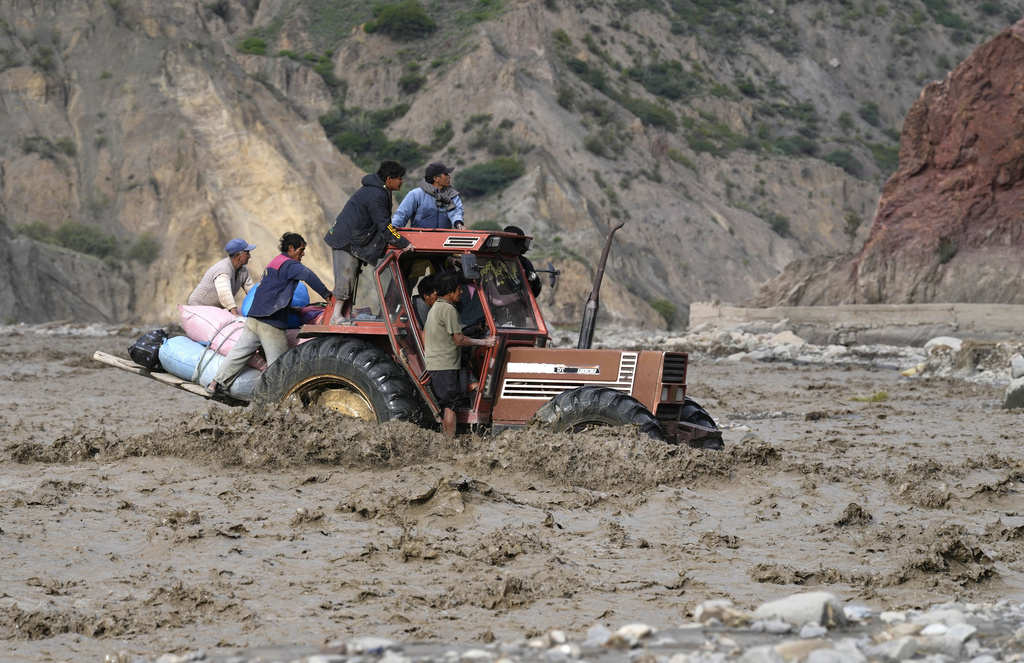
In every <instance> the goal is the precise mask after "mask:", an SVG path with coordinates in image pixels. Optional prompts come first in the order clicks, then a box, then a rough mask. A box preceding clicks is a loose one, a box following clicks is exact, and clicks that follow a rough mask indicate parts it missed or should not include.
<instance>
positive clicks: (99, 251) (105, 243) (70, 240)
mask: <svg viewBox="0 0 1024 663" xmlns="http://www.w3.org/2000/svg"><path fill="white" fill-rule="evenodd" d="M53 240H54V243H55V244H58V245H60V246H63V247H64V248H67V249H71V250H72V251H78V252H79V253H88V254H89V255H93V256H96V257H98V258H115V257H117V255H118V248H119V247H118V245H117V239H115V238H114V236H113V235H108V234H106V233H104V232H103V231H101V230H99V229H97V228H93V227H92V226H87V225H84V224H81V223H78V222H77V221H68V222H67V223H63V224H61V225H60V226H59V227H58V228H57V230H55V231H54V233H53Z"/></svg>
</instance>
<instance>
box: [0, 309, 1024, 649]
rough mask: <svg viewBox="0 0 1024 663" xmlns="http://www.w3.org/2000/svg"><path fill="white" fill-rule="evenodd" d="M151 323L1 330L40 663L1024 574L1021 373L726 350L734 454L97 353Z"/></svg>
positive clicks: (13, 547)
mask: <svg viewBox="0 0 1024 663" xmlns="http://www.w3.org/2000/svg"><path fill="white" fill-rule="evenodd" d="M133 340H134V337H132V336H127V335H120V336H105V337H80V336H46V335H41V334H37V333H35V330H34V329H31V328H30V329H29V330H28V331H27V332H26V333H21V334H5V335H3V336H2V337H0V448H2V454H0V463H2V467H0V530H2V531H0V570H2V573H0V575H2V578H3V589H2V593H0V638H3V640H4V641H5V642H4V648H5V649H6V650H7V651H8V653H9V656H11V657H12V658H13V659H14V660H35V661H39V660H59V659H64V658H69V657H73V656H79V657H85V658H88V659H89V660H99V659H102V657H103V656H104V655H105V654H107V653H112V652H119V651H126V652H129V653H130V654H131V655H133V656H147V657H151V656H155V655H157V654H160V653H162V652H178V653H183V652H188V651H193V650H195V649H205V650H207V651H220V650H227V649H236V648H252V647H260V646H265V645H289V644H300V645H311V646H319V645H323V644H325V643H327V642H330V641H334V640H339V639H347V638H349V637H352V636H358V635H378V636H385V637H390V638H393V639H397V640H403V641H436V642H448V643H470V642H478V643H485V642H490V641H494V640H510V639H518V638H522V637H524V636H529V635H533V634H539V633H543V632H546V631H548V630H550V629H552V628H558V629H563V630H565V631H567V632H569V633H570V634H573V635H575V636H576V637H582V634H583V633H585V632H586V630H587V629H588V628H589V627H591V626H592V625H594V624H604V625H607V626H609V627H611V628H617V627H618V626H621V625H623V624H626V623H630V622H645V623H648V624H650V625H652V626H655V627H659V628H668V627H673V626H677V625H679V624H682V623H684V622H687V621H690V618H691V614H692V610H693V609H694V608H695V607H696V606H697V605H698V604H699V603H700V602H702V601H704V600H707V599H709V598H728V599H731V600H733V601H734V602H735V603H736V604H738V605H739V606H741V607H744V608H752V607H755V606H756V605H758V604H759V603H761V602H763V601H767V600H771V599H775V598H778V597H781V596H785V595H789V594H793V593H796V592H799V591H804V590H808V589H825V590H828V591H831V592H833V593H835V594H836V595H838V596H839V597H840V598H841V599H843V600H844V601H849V602H853V603H857V604H861V605H866V606H869V607H872V608H874V609H877V610H882V609H888V608H899V607H911V606H921V607H925V606H928V605H931V604H934V603H938V602H942V601H947V600H951V599H957V598H958V599H964V600H975V601H982V600H996V599H998V598H1002V597H1016V598H1020V596H1021V595H1022V589H1024V553H1022V550H1024V547H1022V546H1021V538H1022V537H1024V502H1022V501H1021V497H1020V490H1021V481H1022V480H1024V464H1022V457H1024V451H1022V448H1021V439H1022V435H1021V433H1020V414H1019V412H1017V411H1005V410H1001V409H1000V404H1001V399H1002V389H1001V388H997V387H987V386H982V385H976V384H970V383H967V382H963V381H960V380H957V379H908V378H904V377H901V376H900V375H899V373H898V372H896V371H894V370H871V369H867V368H853V367H829V366H794V365H791V364H779V363H776V364H763V363H751V362H724V361H719V362H713V361H710V360H709V361H707V362H705V363H702V362H693V363H692V364H691V367H690V371H689V379H690V395H691V396H693V397H694V398H696V399H697V400H698V401H699V402H700V403H701V404H702V405H703V406H704V407H705V408H706V409H707V410H708V411H709V412H710V413H711V414H712V416H714V417H715V419H716V421H718V422H719V424H720V425H721V426H723V427H724V428H725V429H726V431H725V443H726V448H725V450H724V451H703V450H692V449H689V448H677V447H668V446H665V445H663V444H660V443H656V442H653V441H651V440H649V439H646V438H643V437H639V436H637V435H636V434H635V433H634V432H632V431H624V430H611V429H609V430H603V431H599V432H596V433H588V434H582V435H577V436H562V435H552V434H549V433H546V432H544V431H541V430H524V431H519V432H506V433H504V434H502V435H499V436H496V437H490V436H479V435H468V434H467V435H463V436H460V437H459V438H457V439H455V440H448V439H446V438H445V437H444V436H443V435H441V434H440V433H438V432H435V431H431V430H425V429H422V428H418V427H416V426H414V425H412V424H407V423H395V424H389V425H385V426H376V425H367V424H364V423H361V422H354V421H351V420H348V419H345V418H342V417H340V416H338V415H336V414H334V413H332V412H329V411H316V412H307V411H294V410H289V409H286V408H272V409H269V410H261V411H258V410H255V409H251V408H250V409H242V408H230V407H227V406H224V405H220V404H217V403H211V402H208V401H206V400H205V399H203V398H201V397H197V396H194V395H191V394H187V393H185V392H182V391H179V390H176V389H173V388H171V387H168V386H165V385H161V384H159V383H157V382H154V381H151V380H147V379H145V378H142V377H139V376H135V375H131V374H128V373H125V372H121V371H117V370H115V369H113V368H109V367H106V366H104V365H102V364H99V363H97V362H94V361H93V360H92V359H91V357H92V353H93V352H94V351H96V350H103V351H105V352H108V353H111V354H117V355H120V356H126V353H125V348H126V347H127V346H128V345H129V344H130V343H131V342H132V341H133ZM879 392H885V398H884V400H878V401H877V402H870V401H871V398H870V397H871V396H876V395H878V394H879ZM879 398H880V397H879Z"/></svg>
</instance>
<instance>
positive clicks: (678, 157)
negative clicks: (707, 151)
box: [668, 149, 697, 173]
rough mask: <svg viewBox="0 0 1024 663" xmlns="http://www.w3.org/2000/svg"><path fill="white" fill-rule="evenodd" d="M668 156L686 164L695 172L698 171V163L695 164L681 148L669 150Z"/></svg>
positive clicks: (681, 163) (683, 164)
mask: <svg viewBox="0 0 1024 663" xmlns="http://www.w3.org/2000/svg"><path fill="white" fill-rule="evenodd" d="M668 158H669V159H672V161H675V162H676V163H678V164H680V165H682V166H686V167H687V168H689V169H690V170H692V171H693V172H695V173H696V172H697V164H695V163H694V162H693V161H692V160H691V159H689V158H688V157H687V156H686V155H685V154H683V153H682V152H680V151H679V150H676V149H672V150H669V151H668Z"/></svg>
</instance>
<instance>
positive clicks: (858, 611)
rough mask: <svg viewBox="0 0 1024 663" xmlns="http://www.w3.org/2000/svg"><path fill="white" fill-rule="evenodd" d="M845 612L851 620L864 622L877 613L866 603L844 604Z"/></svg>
mask: <svg viewBox="0 0 1024 663" xmlns="http://www.w3.org/2000/svg"><path fill="white" fill-rule="evenodd" d="M843 614H845V615H846V619H848V620H849V621H851V622H863V621H866V620H868V619H871V616H872V615H873V614H875V613H874V612H873V611H872V610H871V608H869V607H867V606H866V605H844V606H843Z"/></svg>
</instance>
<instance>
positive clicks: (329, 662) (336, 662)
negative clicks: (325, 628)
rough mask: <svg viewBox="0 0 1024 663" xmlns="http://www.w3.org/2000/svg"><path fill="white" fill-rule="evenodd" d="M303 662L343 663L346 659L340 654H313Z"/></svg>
mask: <svg viewBox="0 0 1024 663" xmlns="http://www.w3.org/2000/svg"><path fill="white" fill-rule="evenodd" d="M305 660H306V663H345V661H346V660H348V659H346V658H345V657H344V656H342V655H341V654H313V655H312V656H310V657H308V658H306V659H305ZM382 660H383V659H382Z"/></svg>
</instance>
